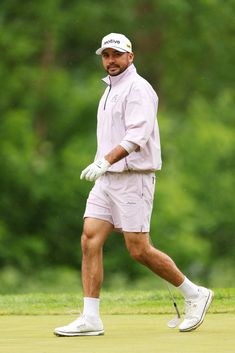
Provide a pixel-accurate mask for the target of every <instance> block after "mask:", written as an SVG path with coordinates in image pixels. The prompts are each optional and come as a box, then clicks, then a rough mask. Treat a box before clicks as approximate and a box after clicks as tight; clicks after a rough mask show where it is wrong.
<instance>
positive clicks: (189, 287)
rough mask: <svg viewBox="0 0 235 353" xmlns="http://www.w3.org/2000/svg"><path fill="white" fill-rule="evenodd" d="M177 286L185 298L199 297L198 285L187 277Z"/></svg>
mask: <svg viewBox="0 0 235 353" xmlns="http://www.w3.org/2000/svg"><path fill="white" fill-rule="evenodd" d="M177 288H178V289H179V290H180V292H181V293H182V294H183V296H184V298H185V299H192V298H197V297H198V294H199V289H198V286H197V285H196V284H194V283H193V282H191V281H190V280H189V279H188V278H187V277H185V278H184V282H183V283H182V284H181V285H180V286H179V287H177Z"/></svg>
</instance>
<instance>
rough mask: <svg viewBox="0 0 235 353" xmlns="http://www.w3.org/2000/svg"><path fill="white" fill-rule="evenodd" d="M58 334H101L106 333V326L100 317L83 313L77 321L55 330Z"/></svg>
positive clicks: (69, 335) (71, 335)
mask: <svg viewBox="0 0 235 353" xmlns="http://www.w3.org/2000/svg"><path fill="white" fill-rule="evenodd" d="M54 334H55V335H56V336H68V337H73V336H100V335H103V334H104V326H103V323H102V321H101V320H100V319H98V320H97V319H96V320H94V319H93V318H92V317H88V316H84V315H81V316H79V317H78V318H77V319H76V320H75V321H73V322H71V323H70V324H68V325H66V326H62V327H57V328H55V330H54Z"/></svg>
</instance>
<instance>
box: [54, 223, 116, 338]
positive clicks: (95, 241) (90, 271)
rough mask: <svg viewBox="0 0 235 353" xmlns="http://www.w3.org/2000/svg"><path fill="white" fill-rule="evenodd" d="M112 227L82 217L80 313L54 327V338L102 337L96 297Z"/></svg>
mask: <svg viewBox="0 0 235 353" xmlns="http://www.w3.org/2000/svg"><path fill="white" fill-rule="evenodd" d="M112 230H113V225H112V224H111V223H109V222H107V221H103V220H100V219H96V218H85V221H84V227H83V233H82V239H81V244H82V283H83V293H84V308H83V314H82V315H81V316H80V317H79V318H78V319H76V320H75V321H73V322H72V323H71V324H69V325H66V326H63V327H57V328H56V329H55V330H54V333H55V334H56V335H58V336H98V335H102V334H104V328H103V323H102V321H101V319H100V317H99V294H100V289H101V285H102V282H103V245H104V243H105V241H106V239H107V238H108V236H109V234H110V233H111V232H112Z"/></svg>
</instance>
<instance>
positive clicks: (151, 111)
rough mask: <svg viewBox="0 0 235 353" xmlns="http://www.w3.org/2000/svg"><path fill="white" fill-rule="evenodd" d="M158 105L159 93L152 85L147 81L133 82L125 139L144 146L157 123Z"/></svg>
mask: <svg viewBox="0 0 235 353" xmlns="http://www.w3.org/2000/svg"><path fill="white" fill-rule="evenodd" d="M157 105H158V98H157V95H156V93H155V92H154V90H153V89H152V87H151V86H150V85H148V84H147V83H145V82H143V83H142V82H135V83H133V85H132V87H131V90H130V92H129V95H128V96H127V101H126V109H125V127H126V134H125V137H124V138H123V141H130V142H132V143H135V144H137V145H138V146H140V147H144V145H145V144H146V143H147V141H148V140H149V137H150V135H151V133H152V131H153V129H154V125H155V123H156V116H157Z"/></svg>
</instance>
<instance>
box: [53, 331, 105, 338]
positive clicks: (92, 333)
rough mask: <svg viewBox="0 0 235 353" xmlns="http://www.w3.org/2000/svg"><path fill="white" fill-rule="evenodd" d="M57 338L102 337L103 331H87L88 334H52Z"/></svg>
mask: <svg viewBox="0 0 235 353" xmlns="http://www.w3.org/2000/svg"><path fill="white" fill-rule="evenodd" d="M54 335H55V336H57V337H75V336H102V335H104V331H90V332H89V331H88V332H71V333H69V332H60V331H59V332H54Z"/></svg>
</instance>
